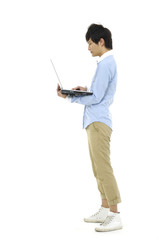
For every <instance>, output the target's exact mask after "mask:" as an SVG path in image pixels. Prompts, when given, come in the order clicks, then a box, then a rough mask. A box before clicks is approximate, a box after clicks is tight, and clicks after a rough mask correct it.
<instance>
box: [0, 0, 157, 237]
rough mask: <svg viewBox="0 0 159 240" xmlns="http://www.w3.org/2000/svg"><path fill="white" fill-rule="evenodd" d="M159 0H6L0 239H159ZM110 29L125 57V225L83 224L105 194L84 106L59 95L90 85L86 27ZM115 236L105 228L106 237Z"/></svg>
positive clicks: (117, 102) (120, 100)
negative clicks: (94, 165)
mask: <svg viewBox="0 0 159 240" xmlns="http://www.w3.org/2000/svg"><path fill="white" fill-rule="evenodd" d="M157 4H158V1H157V0H156V1H155V0H151V1H146V0H144V1H142V0H138V1H134V0H133V1H129V0H120V1H118V0H111V1H107V0H105V1H104V0H101V1H95V0H91V1H90V0H88V1H73V0H68V1H64V0H58V1H53V0H52V1H51V0H50V1H49V0H45V1H41V0H38V1H37V0H27V1H23V0H19V1H18V0H14V1H9V0H5V1H3V0H2V1H1V2H0V239H1V240H6V239H7V240H12V239H16V240H19V239H21V240H22V239H23V240H25V239H27V240H28V239H29V240H32V239H34V240H35V239H38V240H41V239H47V240H50V239H65V238H73V239H82V238H83V239H106V238H107V237H109V239H122V240H123V239H134V238H142V239H143V238H144V239H149V238H150V237H151V238H152V239H153V240H156V239H159V233H158V215H159V210H158V202H159V193H158V182H159V174H158V169H159V167H158V166H159V165H158V161H159V153H158V136H159V127H158V122H159V114H158V102H159V95H158V86H159V85H158V80H159V73H158V54H159V46H158V43H159V34H158V21H159V17H158V5H157ZM91 23H101V24H103V25H104V26H105V27H108V28H109V29H110V30H111V31H112V36H113V47H114V52H115V58H116V61H117V65H118V86H117V92H116V95H115V99H114V103H113V105H112V106H111V109H110V110H111V112H112V116H113V134H112V140H111V161H112V166H113V169H114V173H115V176H116V179H117V182H118V185H119V188H120V192H121V197H122V203H121V204H120V205H119V211H120V212H121V217H122V221H123V225H124V228H123V230H121V231H116V232H110V233H96V232H95V231H94V228H95V226H96V224H86V223H84V222H83V218H84V217H88V216H89V215H91V214H93V213H94V212H95V211H97V210H98V208H99V207H100V204H101V203H100V195H99V193H98V190H97V186H96V181H95V179H94V176H93V173H92V169H91V162H90V159H89V153H88V146H87V136H86V132H85V130H82V114H83V106H82V105H77V104H70V103H68V102H66V101H65V100H64V99H61V98H58V97H57V95H56V85H57V79H56V76H55V74H54V72H53V69H52V67H51V64H50V58H52V59H53V61H54V63H55V65H56V68H57V71H58V73H59V75H60V78H61V80H62V83H63V86H64V87H65V88H67V87H74V86H76V85H83V86H85V85H88V86H89V85H90V83H91V79H92V77H93V74H94V71H95V68H96V59H95V58H92V57H91V55H90V53H89V52H88V46H87V43H86V41H85V33H86V31H87V28H88V26H89V25H90V24H91ZM107 235H108V236H107Z"/></svg>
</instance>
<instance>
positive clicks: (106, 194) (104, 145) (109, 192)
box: [86, 122, 121, 206]
mask: <svg viewBox="0 0 159 240" xmlns="http://www.w3.org/2000/svg"><path fill="white" fill-rule="evenodd" d="M86 131H87V135H88V146H89V153H90V158H91V161H92V168H93V173H94V176H95V178H96V180H97V185H98V189H99V191H100V195H101V198H102V199H106V200H107V202H108V204H109V206H112V205H116V204H117V203H120V202H121V198H120V193H119V190H118V186H117V182H116V179H115V177H114V174H113V169H112V167H111V162H110V138H111V134H112V130H111V128H110V127H109V126H107V125H106V124H104V123H101V122H94V123H92V124H90V125H89V126H88V127H87V128H86Z"/></svg>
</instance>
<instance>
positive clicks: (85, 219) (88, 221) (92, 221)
mask: <svg viewBox="0 0 159 240" xmlns="http://www.w3.org/2000/svg"><path fill="white" fill-rule="evenodd" d="M84 222H87V223H103V222H104V220H98V221H97V220H93V219H92V220H91V219H87V218H84Z"/></svg>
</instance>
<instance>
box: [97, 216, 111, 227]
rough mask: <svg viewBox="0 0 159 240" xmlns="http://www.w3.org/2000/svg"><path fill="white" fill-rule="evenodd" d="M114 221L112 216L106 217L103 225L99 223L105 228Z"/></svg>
mask: <svg viewBox="0 0 159 240" xmlns="http://www.w3.org/2000/svg"><path fill="white" fill-rule="evenodd" d="M113 219H114V216H107V218H106V219H105V221H104V222H103V223H101V224H100V225H101V226H106V225H108V224H110V223H111V222H112V220H113Z"/></svg>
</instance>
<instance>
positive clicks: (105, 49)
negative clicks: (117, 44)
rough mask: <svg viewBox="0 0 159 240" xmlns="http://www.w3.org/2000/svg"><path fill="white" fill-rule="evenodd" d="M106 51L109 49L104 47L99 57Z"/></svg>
mask: <svg viewBox="0 0 159 240" xmlns="http://www.w3.org/2000/svg"><path fill="white" fill-rule="evenodd" d="M108 51H110V49H108V48H104V49H103V50H102V51H101V52H100V55H99V57H101V56H102V55H103V54H104V53H106V52H108Z"/></svg>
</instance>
